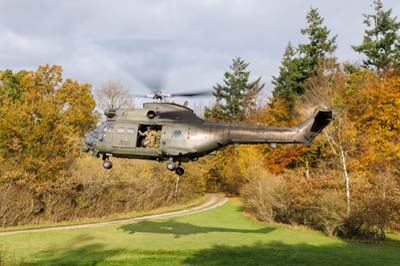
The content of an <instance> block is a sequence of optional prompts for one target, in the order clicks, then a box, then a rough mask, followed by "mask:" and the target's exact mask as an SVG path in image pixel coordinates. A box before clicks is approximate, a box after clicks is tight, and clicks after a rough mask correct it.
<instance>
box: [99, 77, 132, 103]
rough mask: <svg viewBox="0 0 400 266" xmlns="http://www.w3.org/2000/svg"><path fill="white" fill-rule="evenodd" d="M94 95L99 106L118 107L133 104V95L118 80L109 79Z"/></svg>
mask: <svg viewBox="0 0 400 266" xmlns="http://www.w3.org/2000/svg"><path fill="white" fill-rule="evenodd" d="M96 96H97V100H98V103H99V105H100V107H101V108H103V109H107V108H111V109H118V108H123V107H132V106H133V97H132V95H131V94H130V93H129V90H128V89H126V88H125V87H124V86H123V85H122V84H121V83H120V82H119V81H115V80H110V81H108V82H106V83H104V84H103V85H102V86H101V87H100V88H99V89H98V90H97V91H96Z"/></svg>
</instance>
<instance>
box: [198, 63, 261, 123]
mask: <svg viewBox="0 0 400 266" xmlns="http://www.w3.org/2000/svg"><path fill="white" fill-rule="evenodd" d="M248 66H249V63H246V62H245V61H244V60H243V59H241V58H240V57H237V58H234V59H233V60H232V65H231V66H230V69H231V72H225V74H224V84H223V85H221V84H217V85H216V86H214V90H215V92H214V93H213V95H214V96H215V98H216V100H217V103H216V105H215V106H214V107H213V108H211V109H210V108H207V107H206V109H205V117H206V118H211V119H214V120H220V121H224V120H225V121H227V120H230V121H232V120H233V121H242V120H244V119H245V118H246V116H247V114H248V113H249V112H250V111H251V109H252V107H254V106H255V97H256V95H257V94H258V93H259V92H260V91H261V89H262V88H263V87H264V84H263V83H261V77H259V78H258V79H256V80H255V81H252V82H249V76H250V72H249V71H246V69H247V67H248Z"/></svg>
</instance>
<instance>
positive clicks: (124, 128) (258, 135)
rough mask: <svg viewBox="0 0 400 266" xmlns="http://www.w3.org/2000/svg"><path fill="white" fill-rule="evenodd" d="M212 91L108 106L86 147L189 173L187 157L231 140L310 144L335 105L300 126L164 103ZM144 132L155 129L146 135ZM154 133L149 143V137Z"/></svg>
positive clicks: (105, 164)
mask: <svg viewBox="0 0 400 266" xmlns="http://www.w3.org/2000/svg"><path fill="white" fill-rule="evenodd" d="M206 93H208V94H209V93H210V92H196V93H177V94H165V93H162V92H160V91H158V92H154V93H153V94H150V95H146V97H148V98H152V99H154V100H155V101H154V102H148V103H144V104H143V108H140V109H108V110H105V112H104V114H105V115H106V117H107V120H106V121H105V122H104V123H102V124H101V125H99V126H98V127H97V128H96V129H95V130H94V131H93V132H91V133H90V134H89V135H88V136H87V138H86V145H85V147H84V148H83V150H84V151H85V152H89V151H92V152H93V156H96V157H100V156H101V157H102V159H103V167H104V168H105V169H111V168H112V162H111V161H110V159H109V158H110V156H112V157H121V158H136V159H148V160H157V161H160V162H161V161H167V165H166V166H167V168H168V170H170V171H175V172H176V174H178V175H183V174H184V172H185V171H184V168H183V167H182V162H188V161H196V160H198V158H199V157H202V156H204V155H207V154H210V153H214V152H215V151H217V150H218V149H220V148H222V147H225V146H227V145H230V144H260V143H268V144H270V145H271V146H272V147H276V145H277V144H278V143H283V144H290V143H302V144H308V143H310V142H311V141H312V140H313V139H314V138H315V137H316V136H317V135H318V133H320V132H321V131H322V130H323V129H324V128H325V127H326V126H327V125H328V124H329V122H330V121H331V120H332V118H333V114H332V110H328V109H321V110H319V111H318V112H317V113H316V114H315V115H314V116H313V117H311V118H309V119H307V120H306V121H304V122H303V123H301V124H299V125H297V126H295V127H290V128H289V127H274V126H257V125H247V124H234V123H218V122H211V121H207V120H203V119H201V118H200V117H198V116H197V115H196V114H195V113H194V111H193V110H192V109H190V108H188V107H187V102H186V103H185V104H184V105H180V104H176V103H172V102H163V100H164V98H167V97H176V96H184V97H191V96H201V95H205V94H206ZM144 132H148V133H153V134H145V133H144ZM150 137H152V139H153V141H152V142H149V141H148V139H147V138H150Z"/></svg>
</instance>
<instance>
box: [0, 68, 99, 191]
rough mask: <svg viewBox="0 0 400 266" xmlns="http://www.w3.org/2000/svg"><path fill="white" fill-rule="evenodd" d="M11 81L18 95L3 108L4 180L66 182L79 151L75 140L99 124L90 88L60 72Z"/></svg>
mask: <svg viewBox="0 0 400 266" xmlns="http://www.w3.org/2000/svg"><path fill="white" fill-rule="evenodd" d="M21 73H25V74H24V75H21ZM7 75H8V78H7V80H9V81H10V80H14V81H13V82H12V83H9V84H13V85H12V86H11V85H7V86H6V88H14V90H9V91H18V94H8V95H9V97H6V98H4V99H3V101H2V103H1V105H0V116H1V117H2V119H1V120H0V159H3V160H2V169H0V171H1V172H0V176H1V177H2V179H3V180H4V179H12V180H13V182H16V180H17V181H18V182H22V183H30V184H37V183H39V182H37V181H46V180H56V179H57V178H60V177H62V176H63V174H65V173H66V170H67V169H68V167H69V165H70V164H71V162H72V161H73V158H74V155H75V154H76V153H75V152H77V150H78V145H74V142H75V140H76V139H77V137H78V136H81V135H83V133H84V132H85V130H87V129H89V128H90V127H91V126H92V125H93V124H94V122H95V120H96V119H95V117H94V116H93V115H92V111H93V109H94V107H95V104H94V100H93V98H92V96H91V92H90V85H88V84H79V83H78V82H76V81H73V80H70V79H67V80H66V81H64V82H63V79H62V68H61V67H60V66H48V65H45V66H41V67H39V68H38V70H37V71H29V72H28V71H25V72H23V71H22V72H18V73H17V74H14V75H13V74H12V72H10V73H9V74H7ZM4 84H5V83H3V85H4ZM13 95H19V96H18V97H14V96H13Z"/></svg>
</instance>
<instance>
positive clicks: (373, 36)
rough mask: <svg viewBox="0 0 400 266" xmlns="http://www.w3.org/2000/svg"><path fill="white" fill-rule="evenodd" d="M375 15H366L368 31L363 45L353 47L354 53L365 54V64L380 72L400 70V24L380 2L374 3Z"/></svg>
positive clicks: (365, 21) (365, 22)
mask: <svg viewBox="0 0 400 266" xmlns="http://www.w3.org/2000/svg"><path fill="white" fill-rule="evenodd" d="M374 8H375V13H374V14H368V15H367V14H366V15H364V17H365V20H364V24H365V25H367V27H368V28H369V29H366V30H365V31H364V32H365V35H364V39H363V43H362V44H361V45H358V46H353V49H354V51H356V52H358V53H362V54H364V55H365V56H366V57H367V59H365V60H363V64H364V66H365V67H367V68H373V69H376V70H377V71H378V72H380V71H382V70H384V69H387V68H395V69H398V70H399V69H400V35H399V34H398V32H399V29H400V22H397V17H392V9H389V10H387V11H385V10H384V9H383V5H382V2H381V1H380V0H375V1H374Z"/></svg>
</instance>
